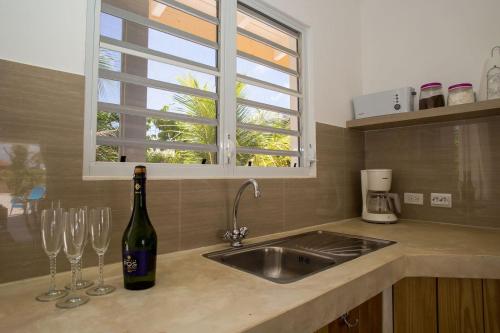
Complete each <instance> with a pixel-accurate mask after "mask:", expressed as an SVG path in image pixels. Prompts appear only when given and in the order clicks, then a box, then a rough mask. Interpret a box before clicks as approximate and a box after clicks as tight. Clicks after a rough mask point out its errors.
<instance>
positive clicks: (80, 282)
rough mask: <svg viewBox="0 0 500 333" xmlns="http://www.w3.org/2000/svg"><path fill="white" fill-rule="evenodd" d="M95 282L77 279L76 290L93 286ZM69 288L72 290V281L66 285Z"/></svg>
mask: <svg viewBox="0 0 500 333" xmlns="http://www.w3.org/2000/svg"><path fill="white" fill-rule="evenodd" d="M93 285H94V282H92V281H89V280H78V281H76V287H75V289H76V290H81V289H87V288H88V287H90V286H93ZM64 288H66V289H67V290H71V283H68V284H67V285H65V286H64Z"/></svg>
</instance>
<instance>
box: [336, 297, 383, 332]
mask: <svg viewBox="0 0 500 333" xmlns="http://www.w3.org/2000/svg"><path fill="white" fill-rule="evenodd" d="M347 320H348V321H349V322H350V323H351V324H352V327H349V325H347V324H346V323H345V321H344V319H342V318H338V319H337V320H335V321H334V322H332V323H331V324H330V325H329V331H328V332H329V333H382V294H378V295H377V296H375V297H373V298H371V299H369V300H368V301H366V302H364V303H363V304H361V305H360V306H358V307H357V308H354V309H352V310H351V311H349V316H348V317H347Z"/></svg>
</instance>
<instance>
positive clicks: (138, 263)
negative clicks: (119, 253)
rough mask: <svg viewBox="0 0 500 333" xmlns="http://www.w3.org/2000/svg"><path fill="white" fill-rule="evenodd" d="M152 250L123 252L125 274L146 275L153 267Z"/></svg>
mask: <svg viewBox="0 0 500 333" xmlns="http://www.w3.org/2000/svg"><path fill="white" fill-rule="evenodd" d="M152 257H154V256H153V255H152V254H151V253H150V251H146V250H144V251H125V252H124V253H123V274H125V275H129V276H144V275H147V274H148V271H149V270H150V269H151V268H152V266H151V263H152V260H153V259H152Z"/></svg>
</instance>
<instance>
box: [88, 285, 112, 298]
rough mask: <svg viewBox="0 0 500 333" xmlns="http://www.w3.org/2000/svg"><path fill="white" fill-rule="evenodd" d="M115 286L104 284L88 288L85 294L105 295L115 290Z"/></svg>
mask: <svg viewBox="0 0 500 333" xmlns="http://www.w3.org/2000/svg"><path fill="white" fill-rule="evenodd" d="M115 289H116V288H115V287H113V286H110V285H104V286H97V287H95V288H91V289H88V290H87V291H86V293H87V295H90V296H102V295H107V294H110V293H112V292H113V291H115Z"/></svg>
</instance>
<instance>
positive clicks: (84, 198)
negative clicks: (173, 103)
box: [0, 60, 364, 283]
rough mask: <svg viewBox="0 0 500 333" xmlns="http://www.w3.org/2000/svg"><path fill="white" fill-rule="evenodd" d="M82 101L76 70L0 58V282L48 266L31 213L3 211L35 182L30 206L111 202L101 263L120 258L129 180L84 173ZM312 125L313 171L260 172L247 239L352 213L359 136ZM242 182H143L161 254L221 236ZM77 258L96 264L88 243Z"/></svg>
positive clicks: (247, 215)
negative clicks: (35, 200)
mask: <svg viewBox="0 0 500 333" xmlns="http://www.w3.org/2000/svg"><path fill="white" fill-rule="evenodd" d="M83 98H84V78H83V77H82V76H79V75H73V74H68V73H62V72H57V71H52V70H48V69H42V68H38V67H33V66H28V65H22V64H18V63H13V62H8V61H2V60H0V205H2V206H3V207H6V208H2V207H0V256H1V257H2V258H3V265H2V269H1V270H0V283H1V282H6V281H11V280H15V279H21V278H27V277H31V276H37V275H43V274H47V273H48V259H47V257H46V255H45V253H44V252H43V250H42V247H41V242H40V230H39V223H40V222H39V217H38V215H37V213H34V212H33V213H32V212H31V210H30V212H28V213H27V214H24V213H23V209H22V208H16V207H17V206H15V207H14V208H13V209H12V212H11V207H12V200H13V197H14V196H15V195H16V194H20V193H21V192H25V191H29V190H30V189H32V188H33V186H34V185H35V184H38V183H43V184H44V187H45V188H46V195H45V198H44V199H43V200H41V201H40V202H39V204H38V206H39V207H38V211H39V210H40V208H42V207H43V206H46V205H48V203H49V202H51V201H52V200H61V203H62V205H63V206H64V207H71V206H78V205H88V206H110V207H111V208H112V211H113V223H114V226H113V234H112V239H111V246H110V249H109V253H108V254H107V255H106V260H107V261H108V262H116V261H119V260H120V256H121V251H120V243H121V235H122V232H123V230H124V229H125V226H126V224H127V223H128V220H129V218H130V206H131V203H130V201H131V196H132V194H131V181H83V180H82V156H83V110H84V108H83V104H84V103H83ZM316 130H317V150H318V160H319V162H318V177H317V178H315V179H263V180H259V183H260V185H261V188H262V197H261V198H260V199H258V200H255V199H254V198H253V197H252V196H251V195H250V193H249V192H247V193H246V194H245V195H244V196H243V198H242V204H241V207H240V213H239V220H240V222H241V223H242V224H243V225H246V226H248V227H249V229H250V237H254V236H258V235H264V234H269V233H273V232H279V231H284V230H290V229H295V228H299V227H304V226H310V225H316V224H321V223H325V222H329V221H335V220H340V219H344V218H348V217H354V216H359V212H360V191H359V187H360V184H359V170H361V169H362V168H363V164H364V156H363V154H364V152H363V147H364V144H363V140H364V137H363V134H362V133H359V132H351V131H348V130H346V129H343V128H340V127H335V126H330V125H325V124H320V123H318V124H317V126H316ZM15 163H20V165H21V167H19V168H17V166H16V167H14V165H15ZM241 182H242V180H180V181H149V182H148V210H149V213H150V217H151V220H152V221H153V224H154V226H155V228H156V231H157V233H158V236H159V245H158V246H159V252H160V253H166V252H171V251H176V250H183V249H190V248H195V247H200V246H205V245H210V244H214V243H218V242H220V239H219V238H218V236H217V234H218V232H219V231H220V230H222V229H223V228H225V227H226V224H227V221H228V220H229V214H230V210H231V208H232V207H231V205H232V200H233V198H234V195H235V194H236V191H237V189H238V187H239V185H240V184H241ZM14 183H15V184H14ZM14 188H15V189H16V190H15V192H19V193H13V192H14V191H13V190H12V189H14ZM15 202H16V201H15V199H14V203H15ZM33 211H34V209H33ZM58 259H59V260H58V268H59V269H60V270H61V269H65V270H66V269H68V265H67V263H66V259H65V258H64V255H62V254H60V256H59V257H58ZM84 259H85V264H86V265H94V264H95V263H96V256H95V254H94V253H93V252H92V251H91V249H90V246H87V249H86V254H85V258H84Z"/></svg>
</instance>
